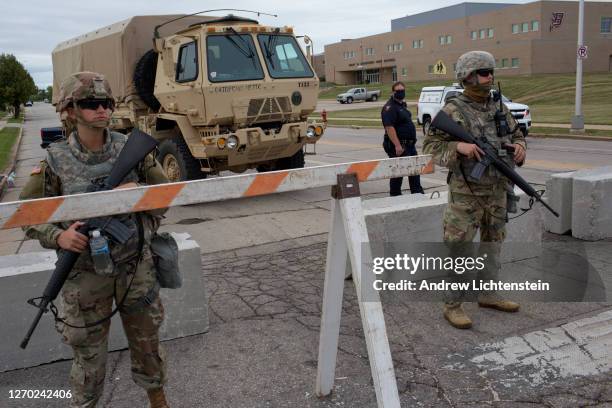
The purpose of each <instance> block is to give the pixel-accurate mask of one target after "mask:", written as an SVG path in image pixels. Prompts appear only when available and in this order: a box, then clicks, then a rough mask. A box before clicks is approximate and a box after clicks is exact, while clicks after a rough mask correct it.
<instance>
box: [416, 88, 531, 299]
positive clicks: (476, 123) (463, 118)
mask: <svg viewBox="0 0 612 408" xmlns="http://www.w3.org/2000/svg"><path fill="white" fill-rule="evenodd" d="M498 108H499V102H495V101H494V100H493V98H491V97H488V98H486V100H485V101H484V102H477V101H475V100H473V99H471V98H470V97H468V96H467V95H465V94H459V95H458V96H456V97H454V98H450V99H449V100H448V101H447V103H446V105H445V106H444V107H443V108H442V110H443V111H444V112H446V113H447V114H448V115H449V116H450V117H451V118H452V119H453V120H455V121H456V122H457V123H459V124H460V125H461V126H462V127H463V128H465V129H466V130H467V131H468V132H469V133H470V134H472V135H473V136H474V137H478V138H486V139H487V140H488V141H489V142H490V143H491V144H492V145H493V146H495V147H497V148H498V149H499V150H501V144H502V143H506V144H511V143H516V144H519V145H521V146H523V148H525V139H524V136H523V134H522V133H521V131H520V130H519V128H518V126H517V123H516V121H515V120H514V118H513V117H512V115H510V113H509V111H508V109H507V108H506V107H505V106H503V109H504V113H505V115H506V119H507V121H508V125H509V128H510V129H511V130H512V129H513V130H514V132H513V133H510V134H508V135H505V136H502V137H499V136H498V135H497V128H496V125H495V120H494V117H495V112H496V111H497V109H498ZM458 143H459V142H458V141H457V140H456V139H455V138H453V137H452V136H450V135H448V134H446V133H444V132H442V131H440V130H437V129H434V128H430V130H429V132H428V134H427V136H426V138H425V141H424V144H423V152H424V153H425V154H432V155H433V159H434V162H435V163H436V164H438V165H440V166H444V167H447V168H448V169H449V173H450V174H449V177H448V187H449V188H448V189H449V194H448V206H447V207H446V210H445V212H444V219H443V227H444V241H445V242H447V243H451V244H455V245H451V246H450V247H451V250H453V251H461V250H462V249H464V248H461V245H460V243H462V242H471V241H472V240H473V239H474V236H475V235H476V232H477V231H478V229H480V240H481V242H485V243H487V242H488V243H493V244H486V245H482V246H481V249H480V251H481V252H486V253H487V254H488V262H487V264H488V265H489V267H488V268H486V269H485V270H484V271H483V272H482V273H481V274H480V275H479V276H478V279H487V280H488V279H495V278H496V276H497V272H498V270H499V267H500V261H499V254H500V251H501V243H502V242H503V240H504V239H505V237H506V201H507V196H506V193H507V189H508V188H510V187H511V186H510V185H509V181H508V180H507V179H506V178H505V177H504V176H503V175H502V174H501V173H499V172H498V171H497V170H496V169H495V168H494V167H493V166H489V167H488V168H487V170H486V171H485V173H484V175H483V177H482V178H481V179H480V180H479V181H471V180H466V178H468V177H469V175H470V173H471V172H472V169H473V167H474V166H475V164H476V163H477V161H476V160H475V159H469V158H468V157H466V156H463V155H461V154H459V153H458V152H457V144H458ZM505 161H506V162H507V163H508V164H509V165H510V166H512V167H514V160H513V156H512V155H510V154H508V155H507V156H506V158H505ZM468 181H469V182H468ZM485 246H486V251H483V249H485ZM458 278H461V277H458ZM464 295H465V294H464V293H461V292H452V293H448V294H447V304H450V305H453V304H460V302H461V301H462V300H463V299H464Z"/></svg>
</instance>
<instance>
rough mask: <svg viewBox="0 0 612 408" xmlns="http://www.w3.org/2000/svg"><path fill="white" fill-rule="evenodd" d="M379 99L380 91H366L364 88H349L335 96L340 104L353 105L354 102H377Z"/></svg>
mask: <svg viewBox="0 0 612 408" xmlns="http://www.w3.org/2000/svg"><path fill="white" fill-rule="evenodd" d="M378 98H380V89H377V90H375V91H368V90H367V89H365V88H351V89H349V90H348V91H346V92H344V93H341V94H339V95H338V96H336V100H337V101H338V102H340V103H353V102H354V101H377V100H378Z"/></svg>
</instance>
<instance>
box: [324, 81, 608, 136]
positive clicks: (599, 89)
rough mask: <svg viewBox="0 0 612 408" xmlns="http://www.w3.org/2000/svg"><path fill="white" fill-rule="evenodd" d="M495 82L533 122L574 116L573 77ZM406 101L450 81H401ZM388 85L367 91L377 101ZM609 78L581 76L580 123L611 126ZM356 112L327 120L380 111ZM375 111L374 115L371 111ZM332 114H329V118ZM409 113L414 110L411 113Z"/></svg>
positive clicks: (331, 95) (331, 93) (327, 94)
mask: <svg viewBox="0 0 612 408" xmlns="http://www.w3.org/2000/svg"><path fill="white" fill-rule="evenodd" d="M496 81H500V82H501V84H502V91H503V93H504V95H506V96H507V97H509V98H510V99H512V100H513V101H515V102H519V103H525V104H527V105H529V108H530V109H531V112H532V119H533V121H534V122H535V123H538V122H539V123H570V121H571V117H572V115H573V113H574V98H575V93H574V91H575V89H574V86H575V82H576V76H575V75H574V74H550V75H532V76H514V77H503V76H499V77H498V78H496ZM405 82H406V85H407V88H406V99H407V100H409V101H414V100H417V99H418V97H419V94H420V91H421V88H422V87H424V86H432V85H450V84H451V83H452V82H453V81H450V80H446V81H445V80H440V81H431V80H428V81H416V82H409V81H405ZM352 87H353V86H338V87H335V88H330V89H328V90H325V91H322V92H321V93H320V95H319V98H320V99H335V96H336V95H337V94H338V93H340V92H343V91H345V90H346V89H349V88H352ZM389 87H390V85H389V84H384V85H382V84H372V86H371V88H376V89H382V90H383V95H382V96H381V98H384V99H386V98H389V94H390V91H389V89H388V88H389ZM610 95H612V79H611V76H610V74H609V73H604V74H585V75H584V77H583V95H582V104H583V106H582V107H583V109H582V110H583V114H584V121H585V123H587V124H592V125H612V107H611V106H612V103H611V100H610V99H611V98H610ZM357 111H358V110H350V111H342V112H329V117H330V118H331V117H333V116H336V117H348V116H346V115H347V114H349V113H350V114H351V115H353V117H364V118H365V117H378V115H380V110H379V109H378V110H374V109H364V110H363V111H365V112H363V113H361V114H360V115H359V116H355V115H356V114H357ZM375 111H376V112H375ZM332 113H333V115H332ZM412 113H413V114H415V113H416V111H413V112H412ZM370 115H373V116H370Z"/></svg>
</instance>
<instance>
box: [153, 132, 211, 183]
mask: <svg viewBox="0 0 612 408" xmlns="http://www.w3.org/2000/svg"><path fill="white" fill-rule="evenodd" d="M157 160H158V161H159V162H160V163H161V165H162V168H163V169H164V172H165V173H166V175H167V176H168V179H169V180H170V181H171V182H176V181H186V180H196V179H201V178H206V173H203V172H202V170H200V162H199V160H197V159H196V158H194V157H193V156H192V155H191V152H190V151H189V147H187V144H186V143H185V141H184V140H183V137H182V136H181V135H177V136H174V137H172V138H170V139H165V140H164V141H163V142H161V144H160V145H159V152H158V154H157Z"/></svg>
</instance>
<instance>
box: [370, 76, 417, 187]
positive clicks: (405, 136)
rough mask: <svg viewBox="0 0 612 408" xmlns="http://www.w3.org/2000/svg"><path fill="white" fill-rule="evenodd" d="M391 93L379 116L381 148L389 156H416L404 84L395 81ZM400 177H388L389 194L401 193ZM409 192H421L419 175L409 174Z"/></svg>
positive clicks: (414, 136)
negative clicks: (381, 132) (382, 138)
mask: <svg viewBox="0 0 612 408" xmlns="http://www.w3.org/2000/svg"><path fill="white" fill-rule="evenodd" d="M391 91H392V93H393V94H392V95H391V98H389V100H388V101H387V103H386V104H385V106H383V108H382V110H381V113H380V116H381V118H382V123H383V126H384V127H385V139H384V141H383V149H384V150H385V152H386V153H387V155H388V156H389V157H405V156H416V155H417V154H418V153H417V150H416V146H415V145H416V129H415V127H414V124H413V123H412V114H411V113H410V111H409V110H408V108H407V105H406V102H405V101H404V98H405V97H406V85H404V83H403V82H399V81H398V82H396V83H394V84H393V86H392V87H391ZM402 180H403V179H402V177H396V178H392V179H389V190H390V195H391V196H398V195H402ZM408 183H409V184H410V192H411V193H412V194H415V193H421V194H423V193H424V191H423V187H421V177H420V176H409V177H408Z"/></svg>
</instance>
